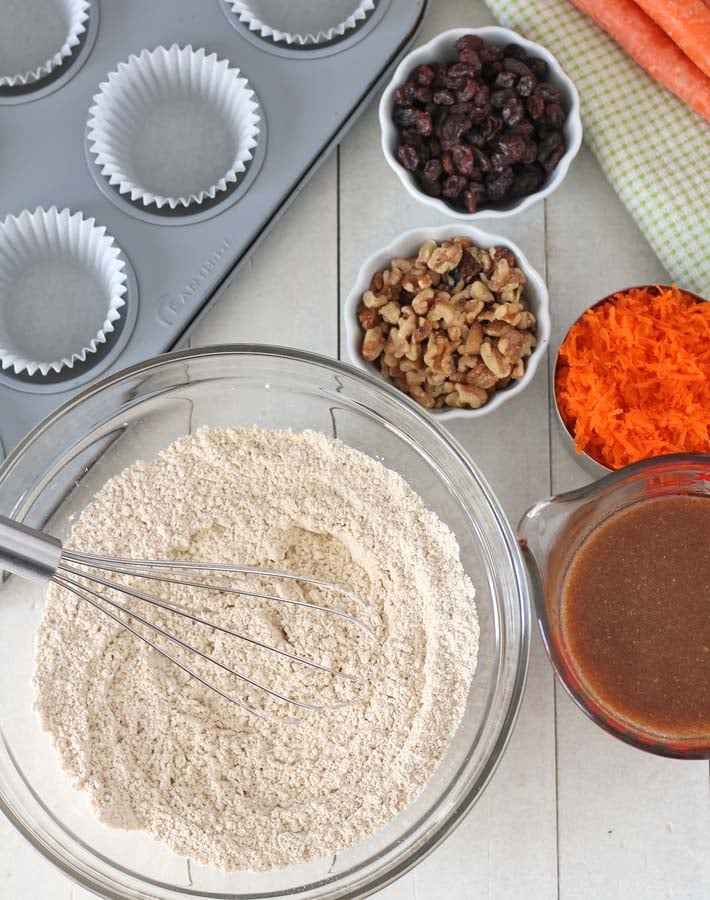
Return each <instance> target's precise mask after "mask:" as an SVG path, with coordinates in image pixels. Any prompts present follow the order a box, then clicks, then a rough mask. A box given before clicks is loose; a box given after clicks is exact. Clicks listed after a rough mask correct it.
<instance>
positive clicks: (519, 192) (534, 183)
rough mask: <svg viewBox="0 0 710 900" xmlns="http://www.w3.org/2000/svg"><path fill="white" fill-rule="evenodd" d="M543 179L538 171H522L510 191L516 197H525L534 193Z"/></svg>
mask: <svg viewBox="0 0 710 900" xmlns="http://www.w3.org/2000/svg"><path fill="white" fill-rule="evenodd" d="M541 181H542V178H541V176H540V175H538V174H537V172H534V171H528V172H521V173H520V174H519V175H516V176H515V179H514V180H513V185H512V187H511V189H510V193H511V194H512V195H513V196H514V197H525V196H526V195H527V194H533V193H534V192H535V191H536V190H537V189H538V188H539V187H540V183H541Z"/></svg>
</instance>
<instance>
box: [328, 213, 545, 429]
mask: <svg viewBox="0 0 710 900" xmlns="http://www.w3.org/2000/svg"><path fill="white" fill-rule="evenodd" d="M344 315H345V334H346V350H347V354H348V357H349V361H350V362H351V363H353V364H354V365H356V366H358V367H359V368H361V369H364V370H365V371H368V372H370V373H376V374H378V375H379V377H380V378H382V379H383V380H385V381H387V382H389V383H390V384H392V385H394V386H395V387H396V388H398V389H399V390H401V391H403V392H404V393H406V394H408V395H409V396H410V397H411V398H412V399H413V400H415V401H416V402H417V403H418V404H419V405H420V406H422V407H424V408H425V409H427V410H429V411H430V412H432V413H434V414H435V415H437V416H441V417H442V418H455V417H457V416H458V417H464V416H465V417H467V418H472V417H476V416H481V415H485V414H486V413H489V412H492V411H493V410H494V409H497V408H498V407H499V406H500V405H501V404H502V403H504V402H505V401H506V400H508V399H510V398H511V397H514V396H515V395H516V394H519V393H520V392H521V391H522V390H523V389H524V388H525V386H526V385H527V384H529V382H530V381H531V380H532V378H533V376H534V374H535V371H536V369H537V367H538V364H539V362H540V360H541V359H542V358H543V356H544V354H545V349H546V347H547V345H548V343H549V340H550V316H549V298H548V294H547V288H546V287H545V283H544V281H543V280H542V278H541V276H540V275H539V273H538V272H537V271H536V270H535V269H534V268H533V267H532V266H531V265H530V263H529V262H528V261H527V259H526V258H525V256H524V254H523V253H522V251H521V250H520V248H519V247H517V246H516V245H515V244H513V243H512V242H511V241H509V240H508V239H507V238H503V237H499V236H497V235H492V234H488V233H486V232H484V231H481V230H480V229H478V228H475V227H473V226H467V225H461V224H459V225H444V226H442V227H440V228H415V229H413V230H411V231H407V232H405V233H404V234H402V235H400V236H399V237H398V238H397V239H396V240H394V241H392V243H390V244H388V245H387V246H386V247H383V248H382V249H380V250H378V251H376V252H375V253H373V254H372V255H371V256H370V257H368V259H367V260H365V262H364V263H363V265H362V268H361V269H360V272H359V274H358V277H357V280H356V282H355V285H354V286H353V289H352V290H351V291H350V293H349V295H348V297H347V299H346V301H345V309H344Z"/></svg>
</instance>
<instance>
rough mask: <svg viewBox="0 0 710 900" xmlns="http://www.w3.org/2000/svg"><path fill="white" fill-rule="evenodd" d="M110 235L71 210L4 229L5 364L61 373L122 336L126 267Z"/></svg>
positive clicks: (1, 360)
mask: <svg viewBox="0 0 710 900" xmlns="http://www.w3.org/2000/svg"><path fill="white" fill-rule="evenodd" d="M119 254H120V250H119V248H118V247H117V246H116V244H115V242H114V239H113V238H112V237H111V236H110V235H108V234H106V229H105V228H103V227H101V226H97V225H96V224H95V222H94V219H85V218H84V217H83V215H82V213H80V212H76V213H74V214H73V215H72V213H71V212H70V211H69V210H68V209H63V210H62V211H61V212H58V211H57V209H56V207H54V206H53V207H52V208H51V209H48V210H46V209H41V208H37V209H36V210H35V211H34V212H29V211H28V210H25V211H24V212H22V213H21V214H20V215H19V216H8V217H7V218H6V219H5V220H4V221H3V222H1V223H0V366H1V367H2V369H13V370H14V371H15V373H16V374H20V373H23V372H26V373H27V374H29V375H34V374H35V373H37V372H40V373H41V374H42V375H47V374H48V373H49V372H60V371H61V370H62V369H63V368H65V367H68V368H72V367H73V366H74V365H75V363H77V362H84V361H85V360H86V358H87V355H88V354H90V353H95V352H96V350H97V348H98V346H99V345H100V344H103V343H104V342H105V341H106V335H107V334H108V333H110V332H112V331H113V330H114V323H115V322H116V321H117V320H118V319H119V318H120V317H121V307H123V306H124V305H125V300H124V299H123V295H124V294H125V293H126V273H125V271H124V269H125V263H124V262H123V260H122V259H120V256H119Z"/></svg>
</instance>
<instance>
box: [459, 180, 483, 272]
mask: <svg viewBox="0 0 710 900" xmlns="http://www.w3.org/2000/svg"><path fill="white" fill-rule="evenodd" d="M487 199H488V192H487V191H486V188H485V186H484V185H482V184H478V183H477V182H474V181H472V182H470V183H469V186H468V190H467V191H464V195H463V205H464V206H465V207H466V209H467V210H468V212H470V213H474V212H476V210H477V209H478V207H479V206H480V205H481V203H485V202H486V200H487ZM461 258H462V259H463V256H462V257H461ZM459 265H461V264H460V263H459Z"/></svg>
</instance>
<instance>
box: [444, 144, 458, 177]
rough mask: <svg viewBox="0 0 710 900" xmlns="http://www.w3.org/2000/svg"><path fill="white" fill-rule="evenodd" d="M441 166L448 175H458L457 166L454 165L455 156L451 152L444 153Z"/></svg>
mask: <svg viewBox="0 0 710 900" xmlns="http://www.w3.org/2000/svg"><path fill="white" fill-rule="evenodd" d="M441 165H442V166H443V169H444V171H445V172H446V174H447V175H455V174H456V166H455V165H454V155H453V153H452V152H451V150H445V151H444V155H443V156H442V157H441Z"/></svg>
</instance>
